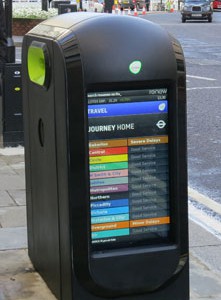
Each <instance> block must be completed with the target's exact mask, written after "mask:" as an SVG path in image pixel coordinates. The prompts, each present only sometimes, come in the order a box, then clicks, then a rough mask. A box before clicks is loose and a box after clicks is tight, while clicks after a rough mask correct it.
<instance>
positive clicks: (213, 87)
mask: <svg viewBox="0 0 221 300" xmlns="http://www.w3.org/2000/svg"><path fill="white" fill-rule="evenodd" d="M212 89H221V86H202V87H200V86H199V87H192V88H187V91H194V90H212Z"/></svg>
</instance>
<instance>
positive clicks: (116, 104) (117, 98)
mask: <svg viewBox="0 0 221 300" xmlns="http://www.w3.org/2000/svg"><path fill="white" fill-rule="evenodd" d="M87 96H88V137H89V174H90V215H91V244H92V249H94V250H103V249H109V248H119V247H127V246H131V245H140V244H148V243H149V244H150V243H159V242H161V241H165V240H167V239H168V237H169V231H170V204H169V167H168V165H169V163H168V90H167V88H158V89H143V90H125V91H108V92H93V93H88V95H87Z"/></svg>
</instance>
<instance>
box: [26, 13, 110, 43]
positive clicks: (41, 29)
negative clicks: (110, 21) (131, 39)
mask: <svg viewBox="0 0 221 300" xmlns="http://www.w3.org/2000/svg"><path fill="white" fill-rule="evenodd" d="M108 16H109V15H108V14H100V13H90V12H72V13H66V14H61V15H58V16H55V17H53V18H50V19H47V20H45V21H43V22H41V23H40V24H39V25H37V26H35V27H34V28H33V29H32V30H30V31H29V32H28V33H27V34H29V33H30V34H36V35H41V36H47V37H51V38H55V39H56V38H58V37H59V36H60V35H62V34H63V33H64V32H65V31H67V30H68V29H70V28H71V27H73V26H75V25H77V24H79V23H81V22H84V21H87V20H89V19H92V18H101V17H108Z"/></svg>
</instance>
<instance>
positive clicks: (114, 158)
mask: <svg viewBox="0 0 221 300" xmlns="http://www.w3.org/2000/svg"><path fill="white" fill-rule="evenodd" d="M120 161H128V155H127V154H120V155H108V156H95V157H90V164H100V163H108V162H120Z"/></svg>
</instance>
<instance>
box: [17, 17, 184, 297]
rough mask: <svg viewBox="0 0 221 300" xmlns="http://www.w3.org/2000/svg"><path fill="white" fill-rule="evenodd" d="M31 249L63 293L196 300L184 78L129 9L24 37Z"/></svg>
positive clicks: (51, 25) (58, 20)
mask: <svg viewBox="0 0 221 300" xmlns="http://www.w3.org/2000/svg"><path fill="white" fill-rule="evenodd" d="M22 56H23V58H22V59H23V62H24V63H23V69H22V72H23V73H22V74H23V98H24V102H23V106H24V129H25V130H24V132H25V163H26V188H27V221H28V247H29V255H30V258H31V260H32V262H33V264H34V266H35V268H36V270H37V271H38V272H39V273H40V274H41V275H42V277H43V278H44V280H45V281H46V283H47V284H48V286H49V287H50V289H51V290H52V292H53V293H54V295H55V296H56V297H57V299H62V300H104V299H115V300H172V299H174V300H188V299H189V266H188V217H187V155H186V73H185V62H184V56H183V51H182V49H181V46H180V44H179V42H178V41H177V40H176V39H174V38H173V37H172V36H171V35H169V34H168V33H167V32H166V31H165V30H163V29H162V28H161V27H160V26H158V25H156V24H153V23H151V22H148V21H145V20H142V19H139V18H133V17H129V16H117V15H109V14H96V13H70V14H66V15H60V16H57V17H55V18H51V19H49V20H46V21H44V22H42V23H41V24H39V25H38V26H36V27H35V28H34V29H32V30H31V31H30V32H29V33H28V34H26V35H25V37H24V41H23V50H22Z"/></svg>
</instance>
